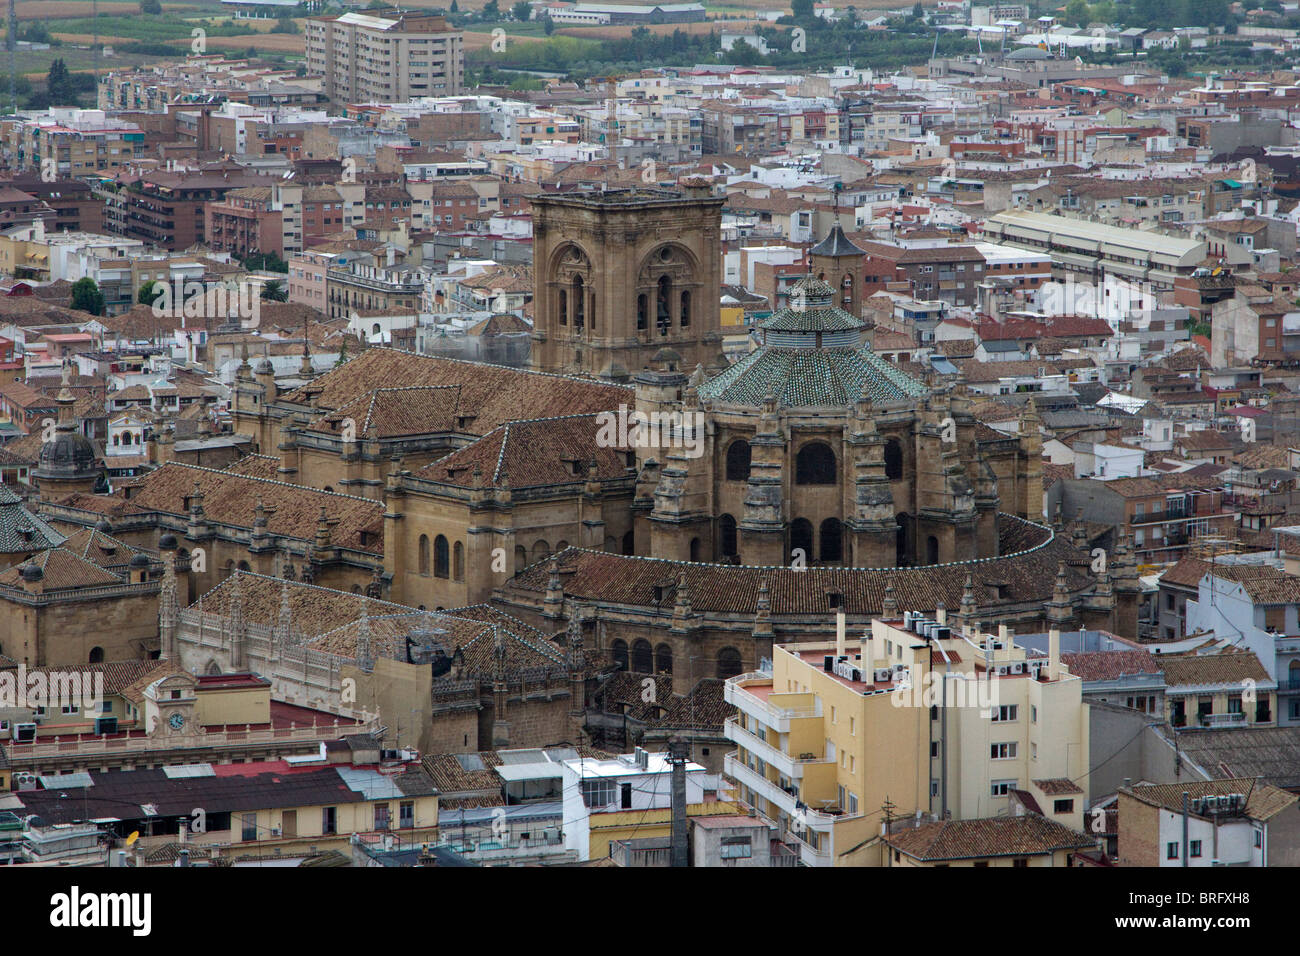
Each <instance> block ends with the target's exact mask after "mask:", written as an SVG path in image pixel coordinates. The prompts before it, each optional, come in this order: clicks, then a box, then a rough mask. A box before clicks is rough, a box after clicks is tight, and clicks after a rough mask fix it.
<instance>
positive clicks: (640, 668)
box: [632, 638, 654, 674]
mask: <svg viewBox="0 0 1300 956" xmlns="http://www.w3.org/2000/svg"><path fill="white" fill-rule="evenodd" d="M653 670H654V655H653V654H652V653H651V651H650V642H649V641H647V640H646V639H645V638H642V639H640V640H638V641H637V642H636V643H634V644H633V645H632V673H634V674H650V673H653Z"/></svg>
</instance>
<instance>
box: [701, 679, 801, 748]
mask: <svg viewBox="0 0 1300 956" xmlns="http://www.w3.org/2000/svg"><path fill="white" fill-rule="evenodd" d="M722 694H723V698H724V699H725V700H726V702H727V703H728V704H731V705H733V706H735V707H737V708H739V709H740V710H742V711H743V712H745V713H746V714H749V715H750V716H751V717H756V718H757V719H758V720H760V721H762V722H763V723H764V724H765V725H767V726H768V727H771V728H772V729H773V730H775V731H776V732H777V733H780V734H788V733H789V732H790V721H792V720H802V719H806V718H809V717H821V715H822V702H821V700H820V699H818V698H816V697H813V696H812V695H811V694H799V695H795V694H773V693H772V678H771V675H769V674H763V673H750V674H741V675H740V676H739V677H733V678H731V680H729V681H727V682H726V684H724V685H723V690H722ZM771 697H778V698H784V697H806V698H810V702H809V703H808V704H807V705H803V706H798V707H783V706H781V705H780V704H779V703H771V702H770V698H771Z"/></svg>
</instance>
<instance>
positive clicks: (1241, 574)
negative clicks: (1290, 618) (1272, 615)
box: [1212, 565, 1300, 604]
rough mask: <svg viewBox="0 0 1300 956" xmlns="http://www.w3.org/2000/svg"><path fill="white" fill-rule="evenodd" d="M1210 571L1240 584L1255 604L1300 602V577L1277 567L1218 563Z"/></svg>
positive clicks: (1216, 575)
mask: <svg viewBox="0 0 1300 956" xmlns="http://www.w3.org/2000/svg"><path fill="white" fill-rule="evenodd" d="M1212 573H1213V574H1214V576H1215V577H1218V578H1224V579H1226V580H1228V581H1233V582H1235V583H1237V584H1239V585H1241V587H1242V589H1243V590H1244V591H1245V592H1246V593H1247V594H1248V595H1249V596H1250V599H1251V600H1252V601H1253V602H1254V603H1255V604H1300V578H1297V577H1295V576H1294V575H1290V574H1287V573H1286V572H1284V571H1281V570H1279V569H1278V568H1273V567H1267V566H1265V567H1250V566H1246V567H1237V566H1233V565H1219V566H1217V567H1215V568H1214V570H1213V572H1212Z"/></svg>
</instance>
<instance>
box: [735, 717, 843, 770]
mask: <svg viewBox="0 0 1300 956" xmlns="http://www.w3.org/2000/svg"><path fill="white" fill-rule="evenodd" d="M723 727H724V730H723V733H724V734H726V737H727V739H728V740H730V741H731V742H732V743H735V744H739V745H740V746H742V747H744V748H745V749H746V750H747V751H749V752H750V753H752V754H753V755H754V756H755V757H758V758H759V759H760V760H762V761H763V762H764V763H768V764H771V765H772V766H773V767H775V768H776V769H777V770H778V771H780V773H781V774H782V775H784V776H786V777H790V778H791V779H793V780H802V779H803V771H804V767H806V766H807V765H809V764H815V763H830V761H829V760H827V759H825V758H824V757H816V756H803V757H799V758H795V757H792V756H790V755H789V754H787V753H785V752H784V751H782V750H780V749H778V748H776V747H773V746H772V745H771V744H770V743H768V742H767V741H766V740H763V739H762V738H761V737H759V736H758V735H757V734H752V733H750V732H749V731H748V730H746V729H745V728H744V727H743V726H742V725H741V724H740V722H739V721H737V720H736V719H735V718H734V717H729V718H727V720H726V722H725V723H724V725H723Z"/></svg>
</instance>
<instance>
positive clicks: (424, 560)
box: [420, 534, 429, 578]
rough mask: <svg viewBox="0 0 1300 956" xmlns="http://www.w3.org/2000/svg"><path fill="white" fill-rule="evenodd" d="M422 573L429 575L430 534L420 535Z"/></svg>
mask: <svg viewBox="0 0 1300 956" xmlns="http://www.w3.org/2000/svg"><path fill="white" fill-rule="evenodd" d="M420 573H421V574H423V575H424V576H425V577H426V578H427V577H428V576H429V536H428V535H427V534H422V535H420Z"/></svg>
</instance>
